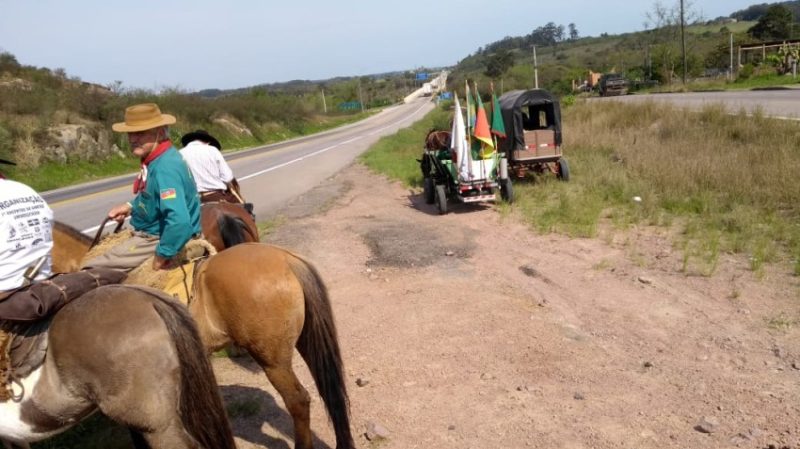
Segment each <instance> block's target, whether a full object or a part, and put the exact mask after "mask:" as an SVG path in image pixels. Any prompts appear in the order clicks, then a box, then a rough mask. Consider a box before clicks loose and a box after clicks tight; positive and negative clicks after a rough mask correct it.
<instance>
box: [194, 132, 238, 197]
mask: <svg viewBox="0 0 800 449" xmlns="http://www.w3.org/2000/svg"><path fill="white" fill-rule="evenodd" d="M181 156H183V160H184V161H186V165H188V166H189V170H191V171H192V176H194V182H195V183H196V184H197V191H198V192H208V191H211V190H225V189H227V188H228V187H227V186H226V185H225V183H226V182H230V181H231V180H232V179H233V172H232V171H231V168H230V167H229V166H228V163H227V162H225V159H224V158H223V157H222V153H221V152H220V151H219V150H218V149H216V148H215V147H212V146H211V145H208V144H205V143H203V142H201V141H199V140H195V141H192V142H189V144H188V145H186V146H185V147H184V148H183V149H182V150H181Z"/></svg>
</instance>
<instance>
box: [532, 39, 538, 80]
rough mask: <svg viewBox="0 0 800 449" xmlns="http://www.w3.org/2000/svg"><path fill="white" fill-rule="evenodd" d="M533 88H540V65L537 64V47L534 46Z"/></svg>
mask: <svg viewBox="0 0 800 449" xmlns="http://www.w3.org/2000/svg"><path fill="white" fill-rule="evenodd" d="M533 88H534V89H538V88H539V65H538V64H537V63H536V46H535V45H534V46H533Z"/></svg>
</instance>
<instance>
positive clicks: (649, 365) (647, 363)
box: [644, 361, 653, 368]
mask: <svg viewBox="0 0 800 449" xmlns="http://www.w3.org/2000/svg"><path fill="white" fill-rule="evenodd" d="M644 367H645V368H652V367H653V362H650V361H647V362H644Z"/></svg>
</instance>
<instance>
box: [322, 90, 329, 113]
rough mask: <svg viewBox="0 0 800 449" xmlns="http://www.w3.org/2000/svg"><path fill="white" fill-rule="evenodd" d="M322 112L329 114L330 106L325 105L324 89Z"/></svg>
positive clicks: (323, 93) (323, 91)
mask: <svg viewBox="0 0 800 449" xmlns="http://www.w3.org/2000/svg"><path fill="white" fill-rule="evenodd" d="M322 111H323V112H324V113H325V114H327V113H328V104H327V103H325V89H322Z"/></svg>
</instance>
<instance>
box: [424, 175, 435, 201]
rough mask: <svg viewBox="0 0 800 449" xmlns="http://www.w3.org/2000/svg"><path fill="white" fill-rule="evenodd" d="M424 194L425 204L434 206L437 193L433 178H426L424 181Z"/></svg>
mask: <svg viewBox="0 0 800 449" xmlns="http://www.w3.org/2000/svg"><path fill="white" fill-rule="evenodd" d="M422 192H423V194H424V196H425V204H433V203H434V202H436V191H435V189H434V185H433V178H427V177H426V178H425V179H423V180H422Z"/></svg>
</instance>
